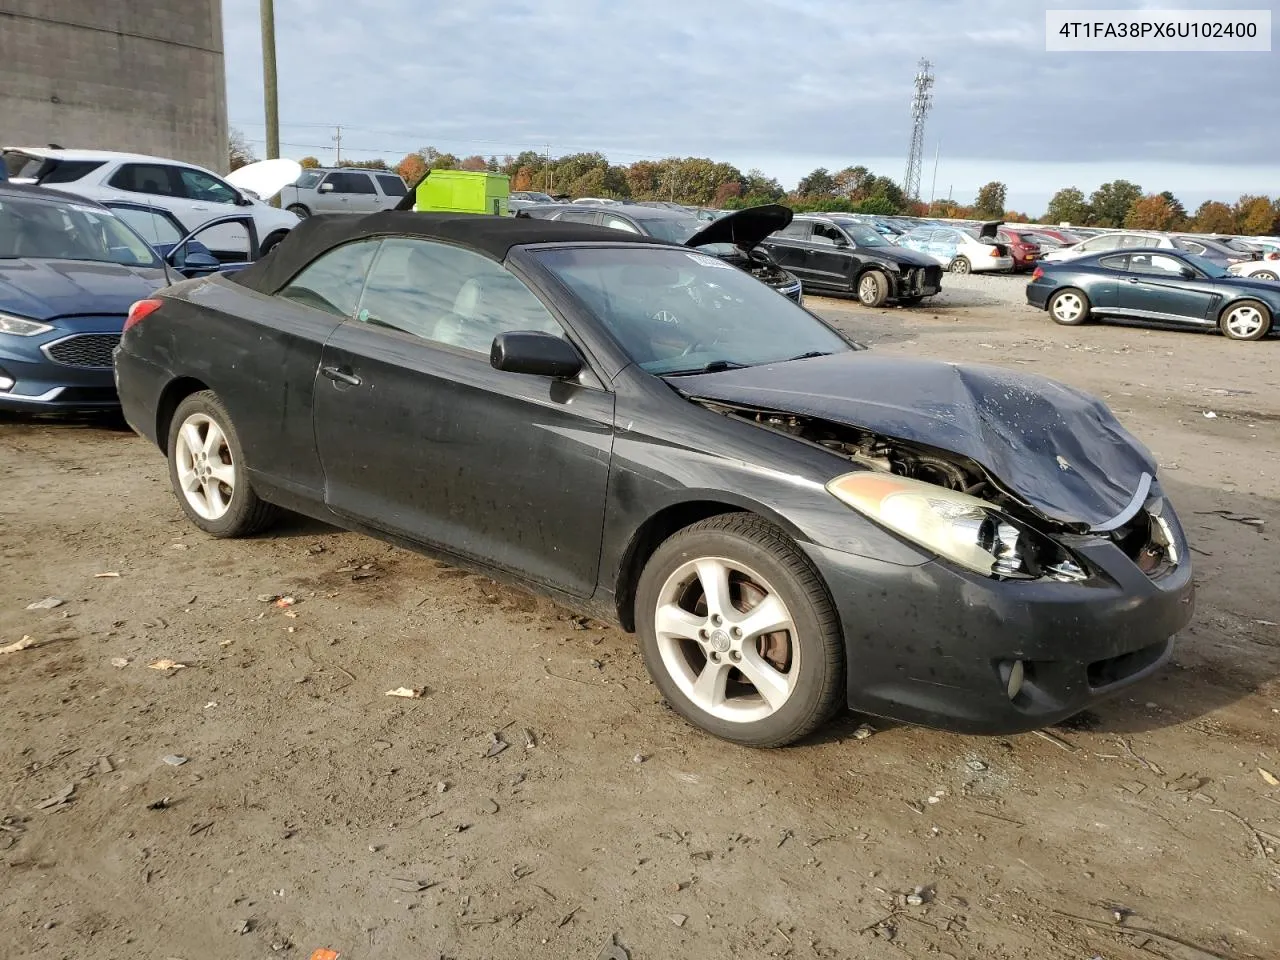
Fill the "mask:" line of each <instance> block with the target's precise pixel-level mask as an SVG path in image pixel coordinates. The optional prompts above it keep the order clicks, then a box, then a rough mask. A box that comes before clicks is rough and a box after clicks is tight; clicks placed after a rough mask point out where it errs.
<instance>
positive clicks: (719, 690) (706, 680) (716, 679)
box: [693, 660, 729, 710]
mask: <svg viewBox="0 0 1280 960" xmlns="http://www.w3.org/2000/svg"><path fill="white" fill-rule="evenodd" d="M728 680H729V665H728V664H727V663H724V662H721V663H716V662H715V661H714V660H708V661H707V663H706V666H704V667H703V668H702V672H701V673H699V674H698V679H697V680H695V681H694V683H693V698H694V700H696V701H698V705H699V706H700V707H702V708H703V709H704V710H713V709H715V708H717V707H720V706H723V705H724V701H725V695H724V691H725V686H726V684H727V682H728Z"/></svg>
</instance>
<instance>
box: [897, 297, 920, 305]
mask: <svg viewBox="0 0 1280 960" xmlns="http://www.w3.org/2000/svg"><path fill="white" fill-rule="evenodd" d="M923 302H924V297H899V298H898V306H900V307H918V306H920V304H922V303H923Z"/></svg>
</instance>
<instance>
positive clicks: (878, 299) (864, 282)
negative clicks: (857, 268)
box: [858, 270, 889, 307]
mask: <svg viewBox="0 0 1280 960" xmlns="http://www.w3.org/2000/svg"><path fill="white" fill-rule="evenodd" d="M888 299H889V278H888V277H886V276H885V275H884V274H883V273H881V272H880V271H879V270H868V271H867V272H866V273H864V274H863V275H862V276H861V277H859V278H858V301H859V302H860V303H861V304H862V305H863V306H864V307H882V306H884V302H885V301H886V300H888Z"/></svg>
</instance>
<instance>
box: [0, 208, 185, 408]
mask: <svg viewBox="0 0 1280 960" xmlns="http://www.w3.org/2000/svg"><path fill="white" fill-rule="evenodd" d="M177 279H181V277H180V276H177V275H176V274H173V273H171V272H170V271H169V269H168V268H167V267H166V264H165V262H164V261H163V260H162V259H161V258H160V256H159V255H158V254H157V253H156V251H155V250H154V249H152V247H151V246H149V245H148V244H147V242H146V241H145V240H143V239H142V237H140V236H139V235H138V234H137V233H135V232H134V231H133V230H131V229H129V227H127V226H126V225H125V224H124V223H122V222H121V221H120V220H119V219H118V218H117V217H116V216H115V215H114V214H112V212H111V211H110V210H108V209H107V208H106V207H103V206H101V205H99V204H97V203H95V202H93V201H92V200H85V199H83V198H80V197H72V196H69V195H67V194H63V193H58V192H56V191H53V190H46V189H43V188H40V187H33V186H26V185H20V184H12V183H7V184H0V409H3V410H24V411H35V412H39V411H49V410H69V409H92V408H97V407H114V406H116V405H117V404H118V402H119V401H118V399H117V396H116V388H115V382H114V377H113V370H112V351H113V350H114V349H115V346H116V344H117V343H119V342H120V334H121V331H122V329H123V327H124V320H125V315H126V314H127V313H128V312H129V307H130V305H132V304H133V303H134V302H135V301H137V300H142V299H144V298H146V297H149V296H151V295H152V294H153V293H154V292H155V291H156V290H158V289H160V288H161V287H164V286H167V285H168V284H169V283H171V282H173V281H174V280H177Z"/></svg>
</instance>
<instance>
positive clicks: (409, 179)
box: [395, 153, 427, 186]
mask: <svg viewBox="0 0 1280 960" xmlns="http://www.w3.org/2000/svg"><path fill="white" fill-rule="evenodd" d="M395 171H396V173H398V174H400V179H401V180H403V181H404V182H405V183H407V184H409V185H410V186H412V185H413V184H415V183H417V182H418V181H419V180H421V179H422V178H423V177H424V176H425V175H426V173H427V161H426V160H424V159H422V154H420V153H411V154H408V155H407V156H406V157H405V158H404V159H402V160H401V161H400V162H399V163H397V164H396V165H395Z"/></svg>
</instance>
